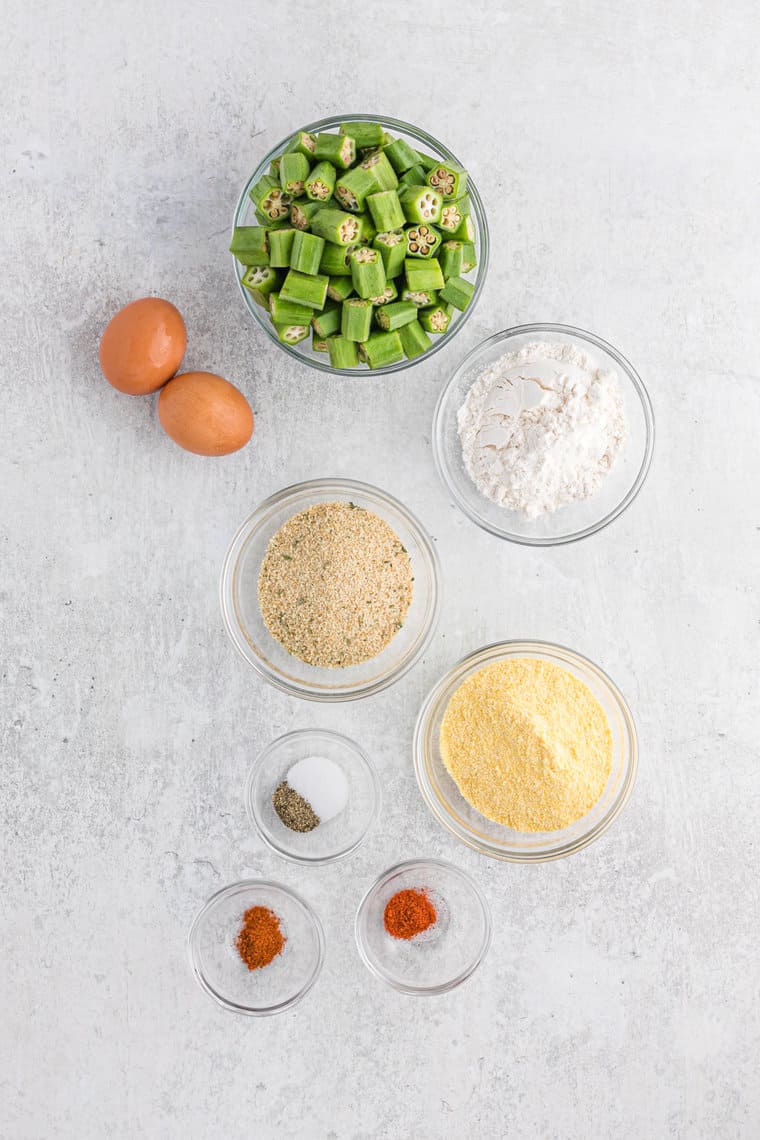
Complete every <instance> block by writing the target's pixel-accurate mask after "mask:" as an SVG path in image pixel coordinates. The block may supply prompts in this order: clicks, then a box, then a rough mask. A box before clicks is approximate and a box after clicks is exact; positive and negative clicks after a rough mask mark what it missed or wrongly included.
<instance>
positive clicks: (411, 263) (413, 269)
mask: <svg viewBox="0 0 760 1140" xmlns="http://www.w3.org/2000/svg"><path fill="white" fill-rule="evenodd" d="M404 276H405V277H406V287H407V289H412V290H414V291H417V292H419V291H420V290H423V289H442V288H443V273H442V272H441V267H440V265H439V263H438V261H437V260H436V259H435V258H434V257H432V258H430V259H429V260H427V261H425V260H421V259H419V258H411V257H408V258H406V260H405V261H404Z"/></svg>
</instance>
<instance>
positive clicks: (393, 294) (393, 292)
mask: <svg viewBox="0 0 760 1140" xmlns="http://www.w3.org/2000/svg"><path fill="white" fill-rule="evenodd" d="M397 297H398V289H397V288H396V286H395V285H394V283H393V282H392V281H389V282H388V284H387V285H386V286H385V288H384V289H383V291H382V293H378V294H377V296H376V297H370V298H369V300H370V301H371V302H372V304H373V305H388V304H390V302H391V301H395V300H396V298H397Z"/></svg>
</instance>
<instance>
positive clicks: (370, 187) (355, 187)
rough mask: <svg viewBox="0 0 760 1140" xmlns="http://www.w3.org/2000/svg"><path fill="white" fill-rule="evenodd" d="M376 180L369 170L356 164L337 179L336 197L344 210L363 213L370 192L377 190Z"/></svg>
mask: <svg viewBox="0 0 760 1140" xmlns="http://www.w3.org/2000/svg"><path fill="white" fill-rule="evenodd" d="M375 188H376V187H375V180H374V178H373V177H372V175H371V174H370V173H369V171H368V170H362V168H361V167H360V166H355V167H353V169H351V170H347V171H346V172H345V173H344V174H339V175H338V176H337V178H336V179H335V197H336V198H337V200H338V201H339V202H340V204H341V206H342V207H343V209H344V210H351V211H352V212H353V213H361V211H362V210H363V209H364V202H365V200H366V198H367V195H368V194H372V192H373V191H374V190H375Z"/></svg>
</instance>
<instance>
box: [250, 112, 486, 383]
mask: <svg viewBox="0 0 760 1140" xmlns="http://www.w3.org/2000/svg"><path fill="white" fill-rule="evenodd" d="M264 169H265V171H266V173H264V174H263V175H261V176H260V177H258V179H257V181H256V182H255V183H254V185H253V187H252V188H251V190H250V191H249V194H250V198H251V201H252V202H253V206H254V209H253V210H250V208H249V216H250V220H251V222H252V223H253V222H254V213H255V222H256V224H251V225H250V226H248V225H243V226H237V227H235V229H234V231H233V234H232V240H231V243H230V250H231V252H232V253H233V254H234V255H235V257H236V258H237V260H238V261H239V263H240V268H239V269H238V276H239V278H240V282H241V284H242V285H243V286H244V289H245V290H247V291H248V292H247V296H249V297H251V298H252V299H253V301H255V303H256V304H257V305H259V306H261V307H262V308H263V309H264V310H265V311H266V312H267V313H268V315H269V316H270V318H271V321H272V326H273V332H274V335H275V336H276V337H277V338H278V340H280V341H281V342H282V343H283V344H284V345H288V346H293V345H297V344H299V343H301V342H305V344H304V348H306V349H307V350H308V349H310V350H311V351H313V352H315V353H317V352H319V353H323V354H326V355H327V356H329V361H330V367H331V368H333V369H336V370H350V369H353V368H357V367H361V366H362V365H363V364H364V365H368V366H369V367H370V368H373V369H382V368H384V367H387V366H390V365H395V364H397V363H399V362H401V361H403V360H404V358H405V357H406V359H407V360H414V359H416V358H417V357H421V356H423V355H424V354H425V353H426V352H428V351H430V350H431V349H432V348H433V347H434V344H435V337H436V336H438V337H439V338H440V337H442V336H445V335H446V334H447V333H449V332H450V330H451V329H452V328H453V327H454V324H455V321H456V320H458V319H459V313H461V312H464V310H465V309H466V308H467V306H468V305H469V304H470V303H471V300H472V297H473V296H474V293H475V285H474V282H471V281H468V280H467V274H469V273H471V272H472V270H474V269H475V268H476V267H477V264H478V257H477V236H476V227H475V215H474V213H473V203H472V201H471V195H470V194H468V192H467V183H468V177H467V172H466V170H465V169H464V167H462V166H460V165H459V164H458V163H457V162H456V161H455V160H453V159H451V158H441V157H436V156H434V155H430V154H426V153H424V152H422V151H419V150H417V149H416V148H415V147H414V146H413V145H412V143H411V141H408V140H407V139H405V138H394V137H392V136H391V135H389V134H388V133H387V132H386V129H385V127H384V125H383V124H382V123H381V122H379V121H359V122H351V121H350V120H346V121H345V122H343V123H341V124H340V128H339V130H337V131H336V129H333V130H332V131H324V132H320V133H319V134H311V133H310V132H308V131H298V132H297V133H296V134H295V135H294V136H293V137H292V138H291V139H290V141H289V143H288V144H287V146H286V147H284V149H283V150H282V153H280V154H278V155H277V157H276V158H274V159H272V160H271V162H270V163H269V166H268V167H265V168H264ZM473 193H474V192H473ZM300 351H303V349H300V350H299V352H300ZM307 355H308V351H307Z"/></svg>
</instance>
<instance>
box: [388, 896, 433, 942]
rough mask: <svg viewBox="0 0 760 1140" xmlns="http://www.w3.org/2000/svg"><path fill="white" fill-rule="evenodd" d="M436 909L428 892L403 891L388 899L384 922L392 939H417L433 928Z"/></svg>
mask: <svg viewBox="0 0 760 1140" xmlns="http://www.w3.org/2000/svg"><path fill="white" fill-rule="evenodd" d="M437 917H438V915H437V914H436V909H435V907H434V906H433V903H432V901H431V899H430V896H429V895H428V893H427V891H420V890H412V889H408V890H403V891H396V894H395V895H394V896H393V897H392V898H390V899H388V902H387V903H386V904H385V913H384V915H383V922H384V924H385V929H386V930H387V932H388V934H390V936H391V937H392V938H405V939H407V940H408V939H410V938H416V936H417V935H418V934H422V932H423V930H427V929H428V927H430V926H433V924H434V923H435V921H436V919H437Z"/></svg>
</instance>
